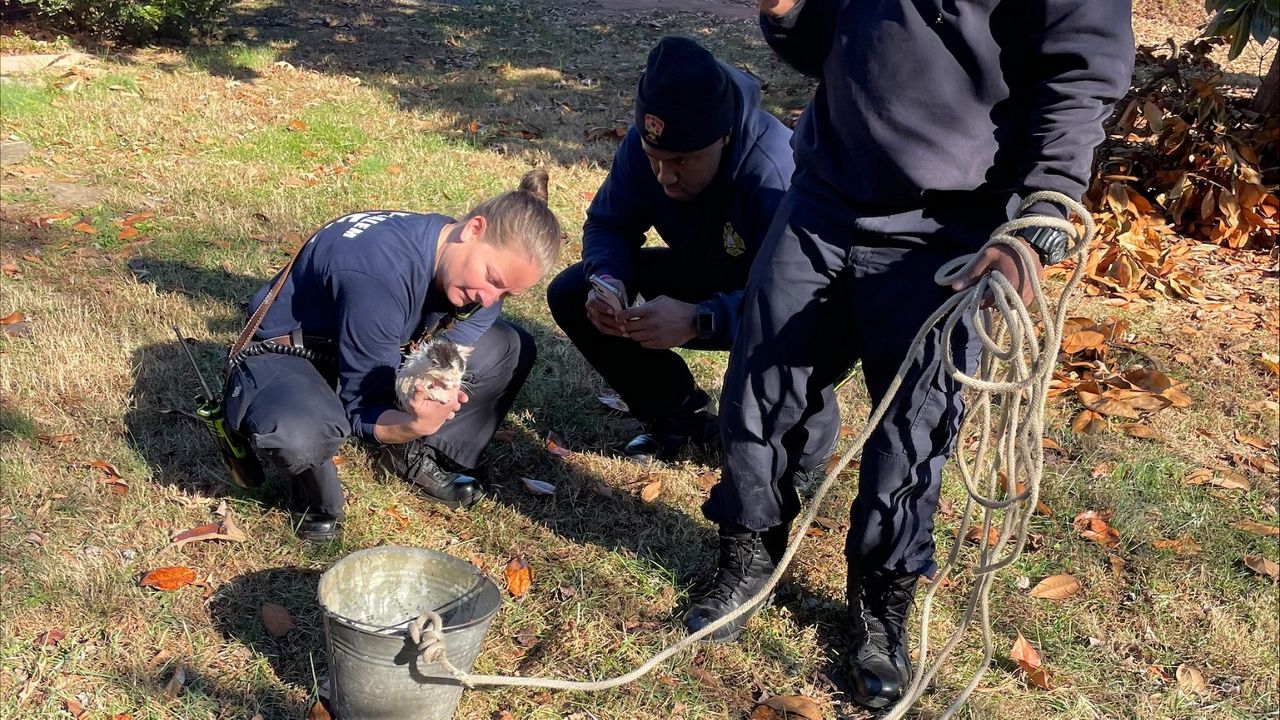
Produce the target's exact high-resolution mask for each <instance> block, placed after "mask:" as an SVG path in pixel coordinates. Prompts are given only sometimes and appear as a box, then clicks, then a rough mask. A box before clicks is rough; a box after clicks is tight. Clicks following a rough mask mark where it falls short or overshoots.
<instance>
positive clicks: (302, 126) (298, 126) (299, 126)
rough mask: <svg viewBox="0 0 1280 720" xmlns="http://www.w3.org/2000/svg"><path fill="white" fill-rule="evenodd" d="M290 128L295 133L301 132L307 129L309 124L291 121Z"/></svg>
mask: <svg viewBox="0 0 1280 720" xmlns="http://www.w3.org/2000/svg"><path fill="white" fill-rule="evenodd" d="M288 128H289V129H290V130H292V131H293V132H300V131H302V130H306V129H307V124H306V123H304V122H302V121H301V120H290V121H289V125H288Z"/></svg>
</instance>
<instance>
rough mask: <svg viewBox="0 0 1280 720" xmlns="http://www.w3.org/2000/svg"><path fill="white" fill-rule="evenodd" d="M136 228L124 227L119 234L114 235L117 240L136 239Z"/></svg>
mask: <svg viewBox="0 0 1280 720" xmlns="http://www.w3.org/2000/svg"><path fill="white" fill-rule="evenodd" d="M138 235H139V233H138V228H136V227H133V226H132V225H126V226H125V227H124V228H123V229H121V230H120V232H119V233H117V234H116V239H117V240H132V239H134V238H136V237H138Z"/></svg>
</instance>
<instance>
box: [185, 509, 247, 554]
mask: <svg viewBox="0 0 1280 720" xmlns="http://www.w3.org/2000/svg"><path fill="white" fill-rule="evenodd" d="M248 539H249V537H248V536H247V535H245V534H244V532H243V531H242V530H240V528H239V527H237V526H236V523H235V520H233V519H232V518H231V516H230V515H228V516H227V517H225V518H223V519H222V520H221V521H220V522H215V523H209V524H208V525H201V526H199V527H193V528H191V529H190V530H183V531H181V532H177V533H174V534H173V536H172V537H171V538H170V539H169V547H171V548H172V547H181V546H183V545H186V544H187V543H193V542H200V541H202V540H226V541H228V542H244V541H246V540H248Z"/></svg>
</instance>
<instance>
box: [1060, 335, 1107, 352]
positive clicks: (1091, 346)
mask: <svg viewBox="0 0 1280 720" xmlns="http://www.w3.org/2000/svg"><path fill="white" fill-rule="evenodd" d="M1106 344H1107V338H1106V337H1105V336H1103V334H1102V333H1100V332H1097V331H1096V330H1081V331H1079V332H1074V333H1071V334H1070V335H1066V336H1064V337H1063V338H1062V351H1063V352H1065V353H1067V354H1068V355H1075V354H1076V353H1078V352H1083V351H1085V350H1095V349H1100V348H1102V347H1103V346H1104V345H1106Z"/></svg>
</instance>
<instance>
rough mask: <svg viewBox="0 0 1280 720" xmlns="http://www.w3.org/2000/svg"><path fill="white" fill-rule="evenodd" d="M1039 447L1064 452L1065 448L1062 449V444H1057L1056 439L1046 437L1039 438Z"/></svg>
mask: <svg viewBox="0 0 1280 720" xmlns="http://www.w3.org/2000/svg"><path fill="white" fill-rule="evenodd" d="M1040 447H1042V448H1044V449H1045V450H1052V451H1054V452H1066V450H1063V449H1062V446H1061V445H1059V444H1058V441H1057V440H1054V439H1053V438H1048V437H1044V438H1040Z"/></svg>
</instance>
